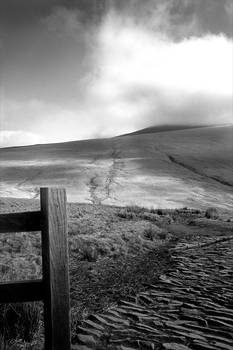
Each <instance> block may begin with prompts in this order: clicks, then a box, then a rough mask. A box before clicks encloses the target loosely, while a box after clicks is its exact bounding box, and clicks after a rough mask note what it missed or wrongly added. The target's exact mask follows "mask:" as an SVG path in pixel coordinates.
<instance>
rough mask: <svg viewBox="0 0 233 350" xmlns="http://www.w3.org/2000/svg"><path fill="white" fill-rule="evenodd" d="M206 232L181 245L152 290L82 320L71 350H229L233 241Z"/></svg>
mask: <svg viewBox="0 0 233 350" xmlns="http://www.w3.org/2000/svg"><path fill="white" fill-rule="evenodd" d="M204 226H205V223H204V224H203V225H202V223H200V225H199V228H200V232H201V233H203V232H205V227H204ZM212 227H217V224H216V225H215V226H212ZM207 231H208V232H209V234H207V235H204V234H202V235H201V234H197V232H198V227H196V228H195V232H196V234H195V235H193V236H188V237H185V236H184V237H183V238H181V239H179V241H178V243H177V245H176V246H175V247H173V248H171V250H170V253H171V258H172V264H171V267H170V268H169V269H168V270H167V271H166V273H165V274H162V275H160V277H159V280H158V282H157V283H156V284H154V285H148V286H147V290H146V291H144V292H141V293H139V294H138V295H136V296H133V297H130V298H128V300H127V301H126V300H121V301H120V302H119V303H118V305H116V306H114V307H111V308H109V309H107V310H106V311H105V312H103V313H102V314H96V315H91V316H90V317H89V318H88V319H87V320H85V321H84V322H83V323H82V324H81V325H80V326H79V327H78V328H77V337H76V344H75V345H74V347H73V349H79V350H90V349H92V350H94V349H96V350H104V349H111V350H137V349H140V350H144V349H151V350H156V349H158V350H162V349H169V350H188V349H194V350H212V349H213V350H233V236H231V232H230V231H229V230H228V231H227V234H224V230H221V234H220V235H219V236H216V235H215V234H214V235H213V236H211V234H210V233H211V227H209V228H208V229H207ZM232 235H233V232H232Z"/></svg>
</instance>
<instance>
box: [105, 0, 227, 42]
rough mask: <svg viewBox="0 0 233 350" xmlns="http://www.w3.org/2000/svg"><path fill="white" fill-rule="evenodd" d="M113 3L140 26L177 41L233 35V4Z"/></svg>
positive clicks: (205, 0) (197, 0)
mask: <svg viewBox="0 0 233 350" xmlns="http://www.w3.org/2000/svg"><path fill="white" fill-rule="evenodd" d="M111 3H112V6H115V8H116V9H117V10H118V11H120V12H121V13H122V14H127V15H129V16H133V17H134V18H135V21H136V22H137V23H142V22H143V23H144V24H145V25H147V26H149V27H150V28H151V29H155V30H158V29H159V30H160V31H163V32H164V33H166V34H168V35H169V36H171V37H173V38H174V39H179V40H180V39H182V38H184V37H189V36H202V35H205V34H220V33H223V34H225V35H227V36H228V37H232V35H233V33H232V31H233V29H232V16H233V8H232V1H231V0H143V1H141V0H129V1H124V0H119V1H117V0H116V1H112V2H111ZM158 14H159V15H160V18H159V20H158Z"/></svg>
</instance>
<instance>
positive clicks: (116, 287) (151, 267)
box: [0, 200, 229, 350]
mask: <svg viewBox="0 0 233 350" xmlns="http://www.w3.org/2000/svg"><path fill="white" fill-rule="evenodd" d="M0 205H1V212H9V211H20V210H35V209H37V207H38V202H37V201H26V200H25V201H23V200H21V201H20V200H17V201H16V200H15V201H14V200H12V201H9V200H8V201H4V200H1V202H0ZM68 212H69V252H70V266H69V269H70V280H71V314H72V339H73V341H74V342H75V338H76V334H77V329H78V327H79V326H80V324H81V323H82V321H83V320H84V319H85V318H86V317H88V316H89V315H90V314H92V313H96V312H100V311H102V310H104V309H106V308H107V307H109V306H111V305H113V304H115V303H117V302H118V301H119V300H120V299H122V298H124V299H126V300H127V298H129V296H130V295H133V294H136V293H137V292H139V291H141V290H143V289H145V288H146V286H147V284H149V283H153V282H156V280H157V278H158V276H159V275H160V274H161V273H163V272H164V271H166V270H167V269H168V268H169V265H170V255H169V248H170V247H171V246H173V245H174V244H175V242H176V241H177V240H178V239H179V234H178V233H179V232H180V230H181V226H179V225H180V224H183V223H185V224H187V226H186V229H187V230H188V224H189V223H190V222H192V220H207V219H204V217H205V216H206V217H207V218H208V220H211V219H217V217H218V212H217V211H216V210H214V209H209V210H208V211H206V213H205V212H203V211H199V210H188V209H187V208H184V209H182V210H181V209H180V210H157V209H156V210H155V209H151V210H149V209H146V208H141V207H137V206H131V207H126V208H119V207H107V206H101V205H98V206H97V205H87V204H82V205H81V204H80V205H78V204H70V205H69V206H68ZM223 219H224V220H225V221H226V220H227V219H228V220H229V218H223ZM0 261H1V263H0V276H1V280H5V281H6V280H16V279H35V278H40V277H41V248H40V234H39V233H29V234H26V233H16V234H14V235H10V234H4V235H2V236H1V237H0ZM42 319H43V308H42V305H41V304H40V303H24V304H10V305H0V337H1V340H0V344H1V345H0V349H1V350H3V349H4V350H19V349H28V350H29V349H31V350H32V349H33V350H38V349H41V348H42V343H43V322H42Z"/></svg>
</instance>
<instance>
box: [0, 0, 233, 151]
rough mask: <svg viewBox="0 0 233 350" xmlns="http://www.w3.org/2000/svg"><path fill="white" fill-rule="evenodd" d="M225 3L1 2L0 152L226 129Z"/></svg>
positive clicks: (230, 66) (230, 58)
mask: <svg viewBox="0 0 233 350" xmlns="http://www.w3.org/2000/svg"><path fill="white" fill-rule="evenodd" d="M232 18H233V3H232V0H143V1H142V0H50V1H49V0H40V1H38V0H20V1H15V0H1V2H0V147H8V146H15V145H27V144H35V143H49V142H63V141H69V140H79V139H88V138H99V137H111V136H115V135H120V134H124V133H127V132H131V131H135V130H137V129H141V128H144V127H148V126H154V125H159V124H225V123H232V122H233V121H232V113H233V106H232V90H233V88H232V84H233V78H232V77H233V63H232V62H233V45H232V36H233V33H232V25H233V23H232Z"/></svg>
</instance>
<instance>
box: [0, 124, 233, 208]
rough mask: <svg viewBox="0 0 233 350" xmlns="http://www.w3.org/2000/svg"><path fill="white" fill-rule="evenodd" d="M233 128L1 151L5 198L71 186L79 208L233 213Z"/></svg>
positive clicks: (69, 189)
mask: <svg viewBox="0 0 233 350" xmlns="http://www.w3.org/2000/svg"><path fill="white" fill-rule="evenodd" d="M232 135H233V127H232V126H222V127H221V126H218V127H203V128H194V129H183V130H173V131H169V132H165V131H163V132H150V133H146V134H144V133H138V134H130V135H124V136H120V137H115V138H110V139H95V140H85V141H75V142H68V143H60V144H48V145H35V146H28V147H12V148H5V149H1V155H0V160H1V165H0V174H1V182H0V196H4V197H19V198H20V197H29V198H33V197H35V196H37V194H38V188H39V187H40V186H64V187H66V188H67V192H68V199H69V201H73V202H89V203H94V204H113V205H134V204H137V205H142V206H147V207H154V208H161V207H163V208H175V207H184V206H188V207H193V208H205V207H208V206H210V205H211V206H216V207H219V208H222V209H224V210H231V208H232V200H233V187H232V186H233V162H232V149H233V138H232Z"/></svg>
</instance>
